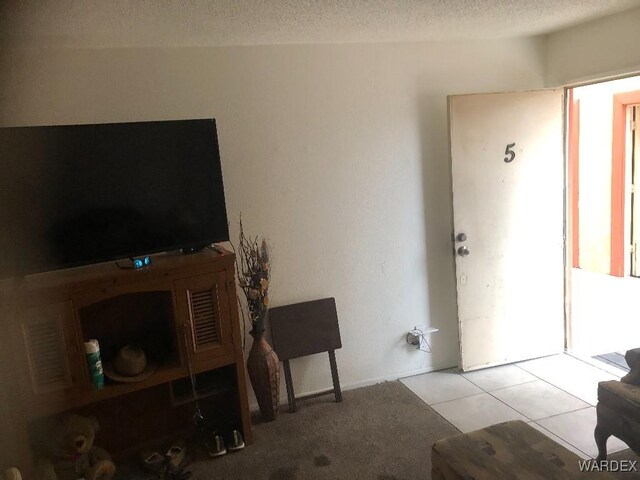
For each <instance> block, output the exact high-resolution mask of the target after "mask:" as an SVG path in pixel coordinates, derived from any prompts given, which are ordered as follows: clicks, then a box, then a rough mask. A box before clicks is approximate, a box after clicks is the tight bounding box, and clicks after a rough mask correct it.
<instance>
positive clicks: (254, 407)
mask: <svg viewBox="0 0 640 480" xmlns="http://www.w3.org/2000/svg"><path fill="white" fill-rule="evenodd" d="M457 366H458V365H457V364H456V365H451V364H444V365H431V366H429V367H423V368H416V369H414V370H406V371H403V372H400V373H394V374H390V375H381V376H379V377H371V378H367V379H365V380H358V381H357V382H349V383H343V384H341V385H340V388H341V390H342V391H343V392H346V391H348V390H355V389H356V388H361V387H368V386H370V385H376V384H378V383H383V382H389V381H396V380H398V379H400V378H405V377H412V376H414V375H420V374H422V373H429V372H435V371H436V370H445V369H448V368H453V367H457ZM282 381H283V382H284V378H283V379H282ZM329 389H331V385H328V386H327V387H326V388H323V389H320V390H310V391H306V392H296V397H304V396H305V395H314V394H316V393H320V392H324V391H326V390H329ZM280 405H281V406H286V405H287V396H286V395H284V398H282V395H280ZM249 409H250V410H251V411H252V412H257V411H258V404H257V403H256V402H253V403H250V404H249Z"/></svg>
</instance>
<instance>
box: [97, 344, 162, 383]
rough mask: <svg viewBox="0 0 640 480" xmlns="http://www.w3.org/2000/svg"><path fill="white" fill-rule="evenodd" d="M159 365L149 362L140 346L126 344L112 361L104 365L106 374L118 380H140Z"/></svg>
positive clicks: (147, 376)
mask: <svg viewBox="0 0 640 480" xmlns="http://www.w3.org/2000/svg"><path fill="white" fill-rule="evenodd" d="M157 367H158V366H157V365H156V364H155V363H154V362H148V361H147V356H146V355H145V353H144V350H142V349H141V348H140V347H134V346H133V345H126V346H124V347H122V348H121V349H120V350H119V351H118V354H117V355H116V358H115V359H114V360H113V361H112V362H107V363H106V364H105V366H104V374H105V375H106V376H107V377H109V378H110V379H111V380H115V381H116V382H140V381H142V380H144V379H146V378H149V377H150V376H151V375H153V373H154V372H155V371H156V368H157Z"/></svg>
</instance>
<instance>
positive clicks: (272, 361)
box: [247, 329, 280, 422]
mask: <svg viewBox="0 0 640 480" xmlns="http://www.w3.org/2000/svg"><path fill="white" fill-rule="evenodd" d="M250 333H251V336H252V337H253V345H251V350H249V358H247V370H248V372H249V379H250V380H251V386H252V387H253V391H254V392H255V394H256V398H257V400H258V406H259V407H260V414H261V415H262V418H264V419H265V420H266V421H269V422H270V421H272V420H275V419H276V418H278V413H279V404H280V360H279V359H278V355H276V352H275V351H274V350H273V348H272V347H271V345H269V343H268V342H267V340H266V339H265V338H264V329H263V330H262V331H260V332H254V331H253V330H252V331H251V332H250Z"/></svg>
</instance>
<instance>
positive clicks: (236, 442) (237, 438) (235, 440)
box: [227, 430, 244, 451]
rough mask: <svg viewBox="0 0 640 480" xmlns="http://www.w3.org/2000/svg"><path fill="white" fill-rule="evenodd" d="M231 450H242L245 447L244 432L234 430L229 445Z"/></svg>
mask: <svg viewBox="0 0 640 480" xmlns="http://www.w3.org/2000/svg"><path fill="white" fill-rule="evenodd" d="M227 448H228V449H229V450H230V451H235V450H242V449H243V448H244V440H243V439H242V434H241V433H240V431H238V430H233V431H232V432H231V437H230V438H229V446H228V447H227Z"/></svg>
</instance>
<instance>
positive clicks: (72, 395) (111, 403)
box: [0, 249, 253, 478]
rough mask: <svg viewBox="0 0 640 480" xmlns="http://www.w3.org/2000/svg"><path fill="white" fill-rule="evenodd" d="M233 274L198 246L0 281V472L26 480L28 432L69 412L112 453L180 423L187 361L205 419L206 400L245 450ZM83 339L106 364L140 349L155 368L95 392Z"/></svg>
mask: <svg viewBox="0 0 640 480" xmlns="http://www.w3.org/2000/svg"><path fill="white" fill-rule="evenodd" d="M234 273H235V266H234V255H233V254H232V253H231V252H228V251H221V253H216V252H213V251H211V250H208V249H205V250H203V251H202V252H198V253H194V254H190V255H182V254H170V253H168V254H162V255H157V256H155V257H153V264H152V265H151V266H150V267H147V268H145V269H142V270H126V269H121V268H119V267H118V266H117V265H116V263H115V262H111V263H105V264H99V265H92V266H87V267H80V268H74V269H68V270H62V271H57V272H51V273H45V274H38V275H32V276H29V277H25V278H23V279H18V280H16V279H12V280H5V281H0V319H1V320H0V321H1V323H0V325H1V330H0V335H1V339H0V405H2V407H0V471H2V469H4V468H6V467H8V466H10V465H13V466H18V467H19V468H21V469H22V470H23V472H24V473H23V475H24V476H25V478H33V477H32V474H31V472H32V468H33V455H32V453H31V450H30V447H29V435H28V428H29V425H30V424H33V423H34V422H37V421H38V419H40V418H42V417H46V416H48V415H51V414H57V413H61V412H65V411H68V410H73V411H76V412H79V413H81V414H95V415H96V416H97V417H98V420H99V421H100V424H101V431H100V433H99V434H98V438H97V443H98V444H99V445H100V446H102V447H105V448H107V449H108V450H109V451H111V453H112V454H114V453H115V454H116V455H117V453H118V451H119V450H127V449H129V450H131V449H133V450H131V451H135V447H136V446H137V445H139V444H141V443H144V442H145V441H148V440H151V439H150V438H148V437H154V436H156V437H157V436H162V435H170V434H172V433H174V432H175V431H178V430H180V429H185V428H187V427H189V426H190V425H191V415H192V414H193V394H192V390H191V384H190V381H189V367H188V366H189V363H190V364H191V365H192V369H193V371H195V373H197V375H196V379H197V384H198V391H197V395H198V397H199V398H200V399H201V403H202V404H203V409H204V410H205V418H207V419H208V416H207V411H206V406H207V404H208V402H213V404H215V405H214V407H212V411H214V412H218V413H219V412H223V414H222V417H221V418H218V419H217V420H220V421H221V422H222V423H223V424H224V426H225V428H227V427H229V428H231V426H232V425H235V426H234V427H233V428H239V429H240V430H242V432H243V434H244V438H245V442H246V443H247V444H249V443H251V442H252V440H253V434H252V429H251V421H250V417H249V404H248V399H247V382H246V372H245V367H244V355H243V350H242V335H243V332H242V328H241V325H240V321H239V316H238V309H237V297H236V285H235V275H234ZM91 338H97V339H98V341H99V342H100V346H101V354H102V360H103V363H106V362H109V361H110V360H111V359H112V358H113V357H114V356H115V352H117V350H118V348H120V347H122V346H124V345H125V344H129V343H137V344H140V345H142V346H143V348H144V349H145V351H146V353H147V356H148V357H149V359H150V360H151V361H154V362H155V363H157V365H158V367H157V370H156V372H155V373H154V374H153V375H151V376H150V377H149V378H147V379H145V380H143V381H140V382H135V383H117V382H112V381H109V379H107V378H105V387H104V388H103V389H101V390H94V389H93V388H92V384H91V379H90V376H89V371H88V366H87V359H86V355H85V351H84V345H83V342H85V341H87V340H89V339H91ZM216 402H217V403H216ZM114 450H115V451H114Z"/></svg>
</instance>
